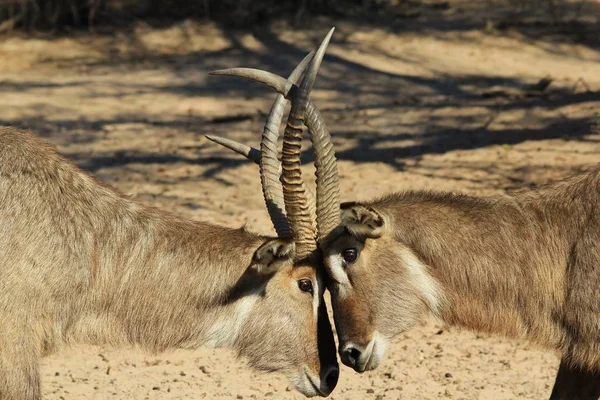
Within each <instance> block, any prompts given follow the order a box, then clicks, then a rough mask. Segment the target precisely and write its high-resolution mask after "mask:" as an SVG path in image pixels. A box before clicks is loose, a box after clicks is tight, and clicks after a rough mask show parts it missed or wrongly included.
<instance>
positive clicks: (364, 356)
mask: <svg viewBox="0 0 600 400" xmlns="http://www.w3.org/2000/svg"><path fill="white" fill-rule="evenodd" d="M386 344H387V342H386V341H385V340H383V339H382V338H381V337H380V336H379V335H378V334H375V335H373V338H372V339H371V340H370V341H369V343H367V344H366V345H362V344H358V343H353V342H347V343H344V344H343V345H342V346H341V349H340V358H341V359H342V362H343V363H344V365H346V366H348V367H350V368H352V369H354V370H355V371H356V372H365V371H369V370H372V369H375V368H377V366H379V362H380V361H381V359H382V357H383V354H384V353H385V349H386V347H387V346H386Z"/></svg>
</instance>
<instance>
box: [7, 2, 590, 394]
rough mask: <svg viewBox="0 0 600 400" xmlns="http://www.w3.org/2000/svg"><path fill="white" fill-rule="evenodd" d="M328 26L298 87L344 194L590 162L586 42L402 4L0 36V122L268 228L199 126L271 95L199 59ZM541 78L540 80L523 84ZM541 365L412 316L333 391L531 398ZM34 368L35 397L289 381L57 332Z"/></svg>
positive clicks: (496, 185) (258, 112) (240, 117)
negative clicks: (73, 33) (305, 16)
mask: <svg viewBox="0 0 600 400" xmlns="http://www.w3.org/2000/svg"><path fill="white" fill-rule="evenodd" d="M440 12H448V13H452V14H451V15H450V14H449V16H448V18H450V16H452V15H461V13H462V12H463V10H461V9H460V7H459V5H457V6H456V7H450V9H444V10H443V11H440ZM331 25H335V26H336V27H337V31H336V33H335V35H334V38H333V42H332V44H331V46H330V49H329V52H328V56H327V57H326V59H325V62H324V63H323V67H322V72H321V73H320V78H319V80H318V81H317V85H316V89H315V92H314V95H313V98H314V100H315V102H316V104H317V105H318V106H319V107H320V108H321V109H322V111H323V113H324V116H325V118H326V120H327V121H328V123H329V126H330V129H331V131H332V134H333V135H334V141H335V145H336V149H337V152H338V156H339V159H340V162H339V169H340V173H341V179H342V197H343V199H344V200H350V199H364V198H369V197H371V196H375V195H378V194H383V193H385V192H387V191H390V190H402V189H409V188H411V189H420V188H426V189H443V190H456V191H458V190H460V191H464V192H468V193H471V194H482V195H485V194H492V193H502V192H504V191H510V190H518V189H522V188H527V187H534V186H536V185H539V184H541V183H544V182H547V181H548V180H551V179H554V178H560V177H563V176H566V175H568V174H571V173H573V172H576V171H578V170H580V169H582V168H584V167H585V166H589V165H591V164H593V163H596V162H598V161H599V160H600V157H599V156H600V134H594V130H595V128H594V124H595V123H596V122H595V118H596V117H595V116H596V115H597V114H598V111H600V92H599V91H600V51H599V49H600V46H598V43H595V44H594V43H591V44H590V43H587V42H583V43H575V42H573V41H572V40H571V38H569V37H562V36H561V37H559V40H557V38H556V37H549V36H546V35H543V34H539V33H540V31H535V32H534V33H538V34H537V35H532V34H531V32H530V31H524V30H519V29H509V30H502V31H498V30H495V29H494V27H493V26H490V24H489V23H486V22H485V20H478V19H477V18H474V19H473V20H472V21H471V23H470V24H469V23H463V24H462V25H460V29H459V28H456V27H455V26H454V25H452V24H451V23H448V24H447V25H444V24H438V25H435V24H433V25H431V24H430V25H427V24H424V23H420V21H419V20H418V18H417V19H410V20H399V22H398V23H396V24H394V25H390V26H387V27H386V26H379V27H374V26H373V25H368V24H365V25H362V24H359V23H356V22H354V23H350V22H344V21H336V20H327V19H319V20H318V21H316V22H315V23H313V24H312V26H311V27H310V29H308V28H306V29H302V28H289V27H286V26H285V25H284V24H275V25H273V26H272V27H270V28H265V29H261V30H257V31H256V32H254V33H248V32H237V33H233V32H231V31H228V30H224V29H221V28H220V27H219V26H217V25H213V24H198V23H193V22H183V23H179V24H176V25H173V26H169V27H159V28H156V27H154V28H152V27H150V26H147V25H144V24H139V25H138V26H137V27H136V28H135V29H133V30H132V31H131V32H129V33H115V34H112V35H103V36H89V35H81V36H78V37H77V38H71V37H68V36H67V37H61V38H53V39H47V38H43V37H41V38H40V37H37V38H24V37H18V36H11V37H5V38H3V39H2V41H1V43H0V93H1V94H2V95H1V96H0V110H2V111H1V112H0V123H2V124H9V125H17V126H21V127H29V128H31V129H33V130H35V131H36V132H37V133H38V134H39V135H41V136H43V137H46V138H47V139H48V140H49V141H50V142H52V143H54V144H56V145H57V146H58V148H59V150H60V151H61V152H62V153H64V154H66V155H67V156H69V157H70V158H72V159H74V160H75V161H76V162H77V163H78V164H79V165H81V166H82V167H83V168H85V169H87V170H89V171H91V172H92V173H94V174H95V175H97V176H98V177H99V178H100V179H101V180H102V181H103V182H106V183H108V184H110V185H112V186H113V187H115V188H117V189H118V190H119V191H121V192H124V193H128V194H135V195H137V197H138V198H140V199H142V200H143V201H145V202H147V203H149V204H152V205H156V206H161V207H168V208H169V209H174V210H176V211H177V212H179V213H180V214H183V215H186V216H189V217H191V218H197V219H202V220H208V221H214V222H219V223H224V224H227V225H231V226H239V225H241V224H243V223H247V224H248V225H249V226H250V227H252V228H253V229H255V230H257V231H260V232H264V233H270V231H269V227H270V224H269V223H268V217H267V214H266V212H265V209H264V206H263V202H262V198H261V194H260V190H259V186H258V175H257V170H256V168H255V166H253V165H251V164H249V163H248V162H245V161H244V160H241V159H240V158H238V157H236V156H235V155H232V154H229V153H228V152H226V151H224V150H221V149H220V148H218V147H217V146H216V145H214V144H212V143H210V142H208V141H207V140H206V139H205V138H204V137H203V135H204V134H209V133H210V134H217V135H223V136H226V137H230V138H234V139H237V140H241V141H244V142H247V143H252V144H255V145H256V144H257V143H258V137H259V132H260V131H261V129H262V123H263V119H264V114H263V113H264V112H265V111H266V110H268V107H269V105H270V102H271V101H272V98H273V95H272V94H271V93H270V92H269V91H268V90H266V89H264V88H262V87H260V86H258V85H254V84H250V83H246V82H241V81H237V80H233V79H223V78H221V79H218V78H213V77H209V76H208V75H207V72H208V71H210V70H212V69H217V68H223V67H230V66H239V65H244V66H253V67H260V68H265V69H268V70H271V71H274V72H278V73H280V74H287V73H288V72H289V71H291V69H292V68H293V66H294V65H295V63H296V62H298V61H299V60H300V59H301V58H302V56H303V55H304V53H305V52H306V51H307V50H308V49H310V48H311V47H312V46H314V44H315V43H317V41H318V40H320V38H321V37H322V36H323V34H324V33H325V32H326V30H327V29H328V27H330V26H331ZM486 27H487V28H486ZM546 76H550V77H551V78H552V79H553V81H552V84H551V85H550V86H549V87H548V88H547V89H546V90H545V91H544V92H542V93H538V92H535V91H532V90H529V89H531V88H530V85H535V84H536V83H537V82H538V81H539V80H540V79H542V78H544V77H546ZM305 155H306V157H305V159H306V164H305V176H312V172H311V168H310V160H311V155H310V152H309V151H308V149H307V152H306V154H305ZM556 365H557V358H556V356H555V355H553V354H551V353H548V352H544V351H540V350H539V349H536V348H534V347H531V346H529V345H527V344H524V343H516V342H513V341H508V340H504V339H499V338H489V337H485V336H480V335H477V334H474V333H469V332H461V331H458V330H455V329H443V330H442V329H441V327H440V326H436V325H435V324H434V323H431V322H430V323H426V324H424V325H423V326H421V327H419V328H417V329H414V330H412V331H411V332H409V333H407V334H404V335H400V336H399V337H398V338H397V339H396V340H395V341H394V343H393V345H392V346H391V348H390V351H389V353H388V356H387V358H386V360H385V361H384V362H383V363H382V365H381V366H380V368H379V369H378V370H376V371H372V372H368V373H365V374H363V375H358V374H355V373H354V372H352V371H351V370H350V369H348V368H345V367H343V368H342V376H341V378H340V382H339V384H338V388H337V390H336V391H335V392H334V394H333V395H332V398H335V399H383V398H385V399H388V398H389V399H437V398H456V399H511V398H524V399H540V398H544V397H546V396H548V395H549V392H550V389H551V386H552V383H553V375H554V371H555V368H556ZM43 385H44V386H43V392H44V395H45V398H47V399H109V398H118V399H192V398H194V399H198V398H207V399H231V398H238V399H242V398H246V399H247V398H269V397H270V398H278V399H279V398H280V399H292V398H293V399H299V398H302V396H301V395H299V394H297V393H295V392H294V391H291V390H290V389H289V388H288V384H287V382H286V379H285V377H283V376H280V375H278V374H259V373H254V372H253V371H251V370H249V368H248V367H246V366H245V365H244V363H243V362H241V361H239V360H236V359H235V357H234V356H233V355H232V354H231V353H230V352H228V351H221V350H205V349H200V350H197V351H193V352H192V351H176V352H172V353H166V354H160V355H149V354H145V353H143V352H141V351H138V350H135V349H116V350H115V349H104V348H93V347H77V348H74V349H66V350H65V351H63V352H60V353H58V354H56V355H53V356H51V357H49V358H47V359H45V360H44V363H43Z"/></svg>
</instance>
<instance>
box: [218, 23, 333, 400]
mask: <svg viewBox="0 0 600 400" xmlns="http://www.w3.org/2000/svg"><path fill="white" fill-rule="evenodd" d="M332 33H333V30H332V31H331V32H330V33H329V34H328V35H327V37H326V38H325V40H324V41H323V43H322V44H321V46H320V47H319V49H318V50H317V51H316V52H312V53H310V54H309V55H308V56H307V57H306V58H305V59H304V60H303V61H302V62H301V63H300V65H298V67H297V68H296V69H295V70H294V72H293V73H292V74H291V76H290V77H289V80H290V81H291V82H296V81H297V80H298V79H299V78H300V77H301V75H302V73H303V72H304V70H305V69H306V70H307V71H306V73H305V75H304V79H303V80H302V83H301V84H300V85H299V86H296V85H288V86H287V88H286V90H285V95H286V96H287V97H288V98H292V99H293V106H292V109H291V111H290V113H289V116H288V120H287V124H286V128H285V134H284V139H283V156H282V159H281V162H280V161H279V159H278V151H277V139H278V136H279V126H280V124H281V121H282V118H283V111H284V108H285V104H286V100H285V98H284V95H281V94H280V95H278V96H277V98H276V100H275V102H274V104H273V106H272V108H271V110H270V112H269V115H268V117H267V122H266V125H265V128H264V131H263V136H262V143H261V148H260V151H259V150H256V149H251V148H249V147H246V146H243V145H239V144H236V143H235V142H232V141H228V140H226V139H222V138H215V137H210V136H208V138H209V139H211V140H213V141H215V142H218V143H221V144H225V145H229V147H231V146H233V147H234V148H235V149H236V151H238V152H241V153H243V154H244V155H246V156H247V157H249V158H251V159H253V160H254V161H255V162H257V163H258V164H259V165H260V178H261V184H262V191H263V195H264V199H265V203H266V206H267V210H268V212H269V215H270V217H271V221H272V223H273V225H274V227H275V230H276V232H277V235H278V237H277V238H275V239H270V240H267V241H266V242H265V243H264V244H263V245H262V246H261V247H260V248H259V249H258V250H257V251H256V253H255V255H254V262H255V272H256V273H258V274H263V275H269V276H270V279H269V281H268V284H267V287H266V291H265V293H266V298H265V300H264V301H263V304H262V309H261V310H256V309H254V310H253V313H252V315H253V316H252V317H251V318H253V319H254V320H253V321H250V323H251V324H255V325H256V327H257V328H256V329H255V330H254V332H252V331H250V333H249V334H247V335H246V337H244V338H242V343H241V353H242V354H244V355H246V356H247V357H248V358H249V359H250V363H251V364H252V365H253V366H255V367H258V368H263V369H271V370H273V369H277V370H288V371H290V374H291V381H292V382H293V384H294V385H295V387H296V388H297V389H298V390H299V391H300V392H302V393H303V394H305V395H306V396H314V395H321V396H327V395H329V394H330V393H331V391H332V390H333V389H334V387H335V385H336V384H337V380H338V375H339V369H338V364H337V358H336V351H335V341H334V339H333V333H332V330H331V325H330V324H329V318H328V315H327V308H326V306H325V303H324V301H323V292H324V290H325V282H324V278H325V274H324V270H323V266H322V257H321V255H320V253H319V252H318V246H317V241H316V227H315V222H314V217H313V213H314V211H312V208H311V205H310V202H309V199H308V197H307V192H306V189H305V186H304V182H303V180H302V176H301V171H300V150H301V139H302V125H303V124H304V116H305V113H306V111H305V110H306V104H307V101H308V95H309V93H310V90H311V88H312V86H313V83H314V81H315V77H316V74H317V71H318V68H319V66H320V64H321V60H322V58H323V55H324V53H325V49H326V47H327V44H328V43H329V39H330V38H331V34H332ZM211 74H213V75H229V76H241V77H247V78H253V79H254V78H256V76H258V77H259V78H260V77H263V76H264V75H265V74H266V73H263V72H262V71H257V70H251V69H246V68H232V69H227V70H220V71H214V72H212V73H211ZM259 80H260V79H259ZM283 82H286V84H287V82H288V81H286V80H285V79H283ZM265 342H266V343H267V345H266V346H265Z"/></svg>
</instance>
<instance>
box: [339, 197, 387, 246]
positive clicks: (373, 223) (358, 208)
mask: <svg viewBox="0 0 600 400" xmlns="http://www.w3.org/2000/svg"><path fill="white" fill-rule="evenodd" d="M342 223H343V224H344V226H346V228H347V229H348V230H349V231H350V232H351V233H352V234H353V235H356V236H358V237H367V238H370V239H376V238H378V237H380V236H381V234H382V233H383V225H384V220H383V217H382V216H381V214H379V213H378V212H377V211H375V210H374V209H373V208H371V207H368V206H364V205H360V204H357V203H344V204H343V205H342Z"/></svg>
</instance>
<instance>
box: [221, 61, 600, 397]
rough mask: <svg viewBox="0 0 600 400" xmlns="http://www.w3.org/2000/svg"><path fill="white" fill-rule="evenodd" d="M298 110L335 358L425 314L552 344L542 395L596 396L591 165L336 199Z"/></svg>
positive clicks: (372, 344)
mask: <svg viewBox="0 0 600 400" xmlns="http://www.w3.org/2000/svg"><path fill="white" fill-rule="evenodd" d="M221 73H222V74H228V75H234V76H240V77H245V78H249V79H252V80H255V81H258V82H261V83H263V84H266V85H267V86H269V87H271V88H274V89H275V90H276V91H278V92H279V93H280V94H283V95H284V96H286V97H287V98H288V99H290V100H291V101H292V107H293V106H294V101H296V98H295V96H294V95H293V94H294V92H295V91H296V90H297V89H296V88H295V87H294V85H293V83H292V82H289V81H287V80H285V79H284V78H281V77H278V76H276V75H273V74H271V73H267V72H264V71H261V72H260V73H257V72H256V71H251V70H244V69H237V70H230V71H226V72H221ZM305 119H306V124H307V126H308V127H309V132H310V136H311V140H312V144H313V150H314V153H315V167H316V176H317V198H316V209H317V219H318V221H319V224H318V228H319V229H318V241H319V248H320V251H321V252H322V256H323V259H324V263H325V268H326V270H327V274H328V276H329V278H330V279H329V284H328V288H329V289H330V291H331V295H332V304H333V310H334V319H335V325H336V330H337V334H338V337H339V352H340V355H341V359H342V361H343V362H344V364H346V365H348V366H350V367H352V368H354V369H355V370H356V371H358V372H364V371H366V370H371V369H374V368H376V367H377V366H378V365H379V363H380V361H381V359H382V357H383V355H384V352H385V350H386V347H387V344H388V342H389V341H390V340H391V339H392V338H393V337H394V336H396V335H398V334H399V333H402V332H404V331H406V330H408V329H410V328H411V327H413V326H415V324H417V323H418V322H419V321H420V320H422V319H423V318H424V317H425V316H426V315H428V314H430V315H433V316H434V317H436V318H438V319H439V320H441V321H443V322H444V323H446V324H448V325H454V326H460V327H464V328H468V329H471V330H474V331H479V332H484V333H490V334H500V335H504V336H507V337H512V338H520V339H525V340H528V341H530V342H533V343H537V344H539V345H541V346H543V347H545V348H549V349H555V350H557V351H558V352H559V353H560V355H561V363H560V367H559V371H558V374H557V377H556V382H555V385H554V388H553V391H552V393H551V399H553V400H557V399H598V398H599V397H600V300H599V299H598V296H599V294H600V222H599V221H600V167H594V168H592V169H590V170H589V171H587V172H585V173H581V174H579V175H576V176H572V177H570V178H567V179H564V180H562V181H559V182H554V183H550V184H548V185H545V186H543V187H540V188H538V189H535V190H528V191H523V192H519V193H516V194H512V195H503V196H494V197H473V196H468V195H465V194H457V193H444V192H434V191H407V192H400V193H394V194H390V195H387V196H384V197H383V198H380V199H376V200H373V201H368V202H360V203H359V202H349V203H342V204H340V201H339V198H340V196H339V184H338V174H337V167H336V161H335V155H334V151H333V148H332V144H331V138H330V136H329V133H328V132H327V129H326V126H325V124H324V122H323V119H322V117H321V115H320V113H319V112H318V110H317V109H316V107H315V106H314V105H313V104H312V103H311V102H310V101H309V102H308V105H307V111H306V115H305ZM228 147H230V148H232V149H233V150H236V151H238V152H242V153H248V152H250V151H251V148H249V147H247V146H246V147H244V145H241V144H236V143H234V144H233V145H229V146H228ZM241 149H245V150H243V151H241Z"/></svg>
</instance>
